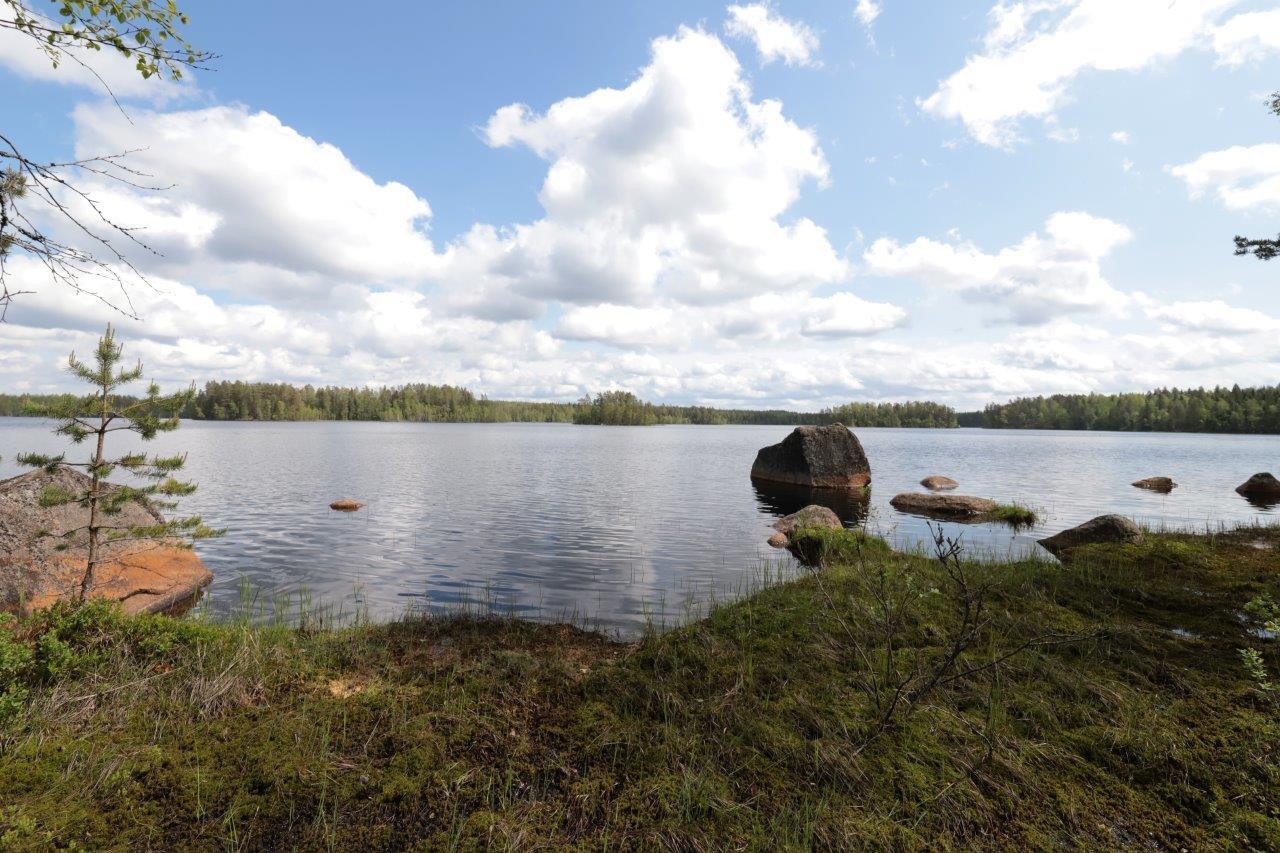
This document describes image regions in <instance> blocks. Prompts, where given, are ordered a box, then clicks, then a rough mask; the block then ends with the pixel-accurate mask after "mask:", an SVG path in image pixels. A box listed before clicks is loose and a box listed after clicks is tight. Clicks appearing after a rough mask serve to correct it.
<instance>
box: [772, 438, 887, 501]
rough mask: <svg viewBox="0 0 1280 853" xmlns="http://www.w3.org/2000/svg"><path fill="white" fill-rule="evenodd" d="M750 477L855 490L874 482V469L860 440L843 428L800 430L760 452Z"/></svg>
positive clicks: (775, 481)
mask: <svg viewBox="0 0 1280 853" xmlns="http://www.w3.org/2000/svg"><path fill="white" fill-rule="evenodd" d="M751 476H752V477H753V478H754V479H757V480H767V481H770V482H774V483H794V484H796V485H800V486H818V487H821V488H841V489H853V488H861V487H863V486H866V485H868V484H869V483H870V482H871V465H870V464H869V463H868V462H867V454H866V453H864V452H863V450H862V444H861V443H859V441H858V438H857V436H855V435H854V434H853V433H852V432H850V431H849V430H848V429H847V428H846V427H844V426H843V425H842V424H832V425H831V426H801V427H796V428H795V429H794V430H792V432H791V434H790V435H789V436H787V437H786V438H785V439H783V440H782V441H781V442H779V443H778V444H774V445H770V446H769V447H764V448H761V450H760V452H759V453H757V454H756V461H755V464H754V465H752V466H751Z"/></svg>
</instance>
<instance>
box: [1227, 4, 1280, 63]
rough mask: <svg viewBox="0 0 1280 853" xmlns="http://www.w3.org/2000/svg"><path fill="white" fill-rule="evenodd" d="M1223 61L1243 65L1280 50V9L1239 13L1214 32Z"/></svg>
mask: <svg viewBox="0 0 1280 853" xmlns="http://www.w3.org/2000/svg"><path fill="white" fill-rule="evenodd" d="M1213 49H1214V50H1215V51H1216V52H1217V54H1218V58H1219V61H1220V62H1221V63H1222V64H1223V65H1243V64H1245V63H1246V62H1250V61H1254V60H1258V59H1262V58H1263V57H1265V56H1267V55H1268V54H1271V53H1275V52H1277V51H1280V9H1272V10H1269V11H1266V12H1246V13H1245V14H1243V15H1236V16H1235V17H1234V18H1232V19H1231V20H1229V21H1227V22H1226V23H1225V24H1223V25H1222V26H1220V27H1218V28H1217V29H1216V30H1214V32H1213Z"/></svg>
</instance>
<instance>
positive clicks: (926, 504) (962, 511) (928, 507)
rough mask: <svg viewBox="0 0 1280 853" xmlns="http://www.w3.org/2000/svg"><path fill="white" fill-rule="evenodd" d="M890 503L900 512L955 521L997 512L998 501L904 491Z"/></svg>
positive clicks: (976, 518)
mask: <svg viewBox="0 0 1280 853" xmlns="http://www.w3.org/2000/svg"><path fill="white" fill-rule="evenodd" d="M889 505H890V506H892V507H893V508H894V509H896V510H898V511H899V512H906V513H911V514H912V515H925V516H928V517H930V518H943V519H950V520H954V521H967V520H978V519H981V518H983V517H985V516H987V515H988V514H990V513H992V512H995V509H996V506H997V504H996V502H995V501H989V500H987V499H986V498H975V497H971V496H970V495H950V494H945V495H939V494H928V495H927V494H922V493H919V492H903V493H902V494H900V495H895V496H894V498H893V500H891V501H889Z"/></svg>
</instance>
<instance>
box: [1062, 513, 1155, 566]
mask: <svg viewBox="0 0 1280 853" xmlns="http://www.w3.org/2000/svg"><path fill="white" fill-rule="evenodd" d="M1141 541H1142V529H1141V528H1139V527H1138V525H1136V524H1134V523H1133V522H1132V521H1130V520H1129V519H1127V518H1125V517H1124V516H1123V515H1100V516H1098V517H1097V518H1091V519H1089V520H1088V521H1086V522H1085V523H1084V524H1080V525H1077V526H1076V527H1072V528H1070V529H1068V530H1064V531H1062V532H1061V533H1057V534H1055V535H1053V536H1050V537H1049V538H1047V539H1041V540H1040V544H1041V545H1043V546H1044V548H1045V550H1046V551H1048V552H1049V553H1050V554H1053V555H1054V556H1055V557H1057V556H1060V555H1061V554H1063V553H1064V552H1066V551H1069V550H1071V549H1072V548H1078V547H1080V546H1081V545H1093V544H1095V543H1099V542H1141Z"/></svg>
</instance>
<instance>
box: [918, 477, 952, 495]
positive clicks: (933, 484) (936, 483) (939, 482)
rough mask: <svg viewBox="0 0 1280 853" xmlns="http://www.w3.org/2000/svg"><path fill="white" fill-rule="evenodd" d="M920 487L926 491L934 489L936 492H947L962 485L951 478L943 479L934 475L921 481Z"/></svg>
mask: <svg viewBox="0 0 1280 853" xmlns="http://www.w3.org/2000/svg"><path fill="white" fill-rule="evenodd" d="M920 485H922V486H924V487H925V488H926V489H932V490H933V491H935V492H945V491H947V490H948V489H954V488H956V487H958V486H959V485H960V484H959V483H957V482H956V481H955V480H953V479H951V478H950V477H943V476H941V475H940V474H934V475H932V476H930V477H925V478H924V479H923V480H921V481H920Z"/></svg>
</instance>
